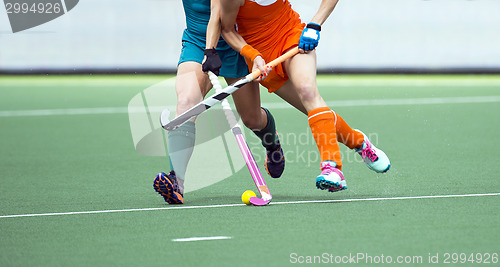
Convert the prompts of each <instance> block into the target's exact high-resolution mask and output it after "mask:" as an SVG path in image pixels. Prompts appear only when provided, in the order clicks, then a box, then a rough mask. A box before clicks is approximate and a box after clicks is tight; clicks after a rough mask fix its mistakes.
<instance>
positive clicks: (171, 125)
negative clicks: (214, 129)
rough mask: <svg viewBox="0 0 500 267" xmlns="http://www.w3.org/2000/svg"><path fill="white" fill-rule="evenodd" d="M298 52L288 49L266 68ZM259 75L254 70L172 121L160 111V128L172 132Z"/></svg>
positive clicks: (295, 49)
mask: <svg viewBox="0 0 500 267" xmlns="http://www.w3.org/2000/svg"><path fill="white" fill-rule="evenodd" d="M298 52H299V49H298V47H295V48H292V49H290V50H289V51H288V52H286V53H285V54H283V55H281V56H280V57H278V58H276V59H275V60H273V61H271V62H269V63H268V64H267V65H266V68H267V67H271V68H274V67H276V66H277V65H278V64H281V63H282V62H284V61H285V60H287V59H288V58H290V57H292V56H294V55H295V54H297V53H298ZM260 74H261V72H260V70H258V69H257V70H255V71H253V72H252V73H250V74H248V75H247V76H245V77H243V78H241V79H240V80H238V81H237V82H235V83H233V84H231V85H229V86H227V87H226V88H224V89H222V90H220V92H218V93H217V92H216V93H215V94H213V95H212V96H211V97H209V98H207V99H205V100H203V101H201V102H200V103H198V104H196V105H195V106H194V107H192V108H190V109H188V110H187V111H185V112H184V113H182V114H180V115H179V116H177V117H175V118H174V119H172V120H170V119H169V116H170V111H169V110H167V109H165V110H163V111H162V113H161V116H160V123H161V126H162V127H163V128H164V129H165V130H168V131H172V130H175V129H177V128H178V127H179V126H181V125H182V124H184V123H185V122H187V121H189V120H190V119H192V118H194V117H196V116H198V115H200V114H201V113H202V112H204V111H205V110H207V109H209V108H211V107H212V106H213V105H215V104H217V103H219V102H221V101H222V100H224V99H225V98H226V97H228V96H229V95H230V94H232V93H233V92H234V91H236V90H238V89H240V88H241V87H242V86H243V85H245V84H247V83H249V82H251V81H253V80H255V79H257V77H259V76H260Z"/></svg>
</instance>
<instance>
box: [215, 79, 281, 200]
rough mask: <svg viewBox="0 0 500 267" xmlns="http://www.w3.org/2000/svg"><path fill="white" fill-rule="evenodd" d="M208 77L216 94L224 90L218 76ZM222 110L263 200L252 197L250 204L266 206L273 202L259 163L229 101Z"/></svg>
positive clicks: (224, 101)
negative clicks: (256, 161) (249, 146)
mask: <svg viewBox="0 0 500 267" xmlns="http://www.w3.org/2000/svg"><path fill="white" fill-rule="evenodd" d="M208 76H209V77H210V81H211V82H212V85H213V86H214V88H215V91H216V93H217V92H219V91H221V90H222V86H221V84H220V82H219V78H218V77H217V75H215V74H213V73H212V72H211V71H209V72H208ZM221 105H222V109H223V110H224V114H225V115H226V119H227V121H228V122H229V126H230V127H231V130H232V132H233V134H234V136H235V137H236V142H237V143H238V147H239V148H240V151H241V154H243V158H244V159H245V162H246V164H247V167H248V170H249V171H250V175H251V176H252V178H253V181H254V182H255V185H256V186H257V190H259V193H260V195H261V197H262V198H258V197H250V200H249V201H250V203H252V205H254V206H265V205H267V204H269V202H271V199H272V196H271V193H270V192H269V188H268V187H267V184H266V182H265V181H264V178H263V177H262V174H261V173H260V170H259V167H258V166H257V163H255V159H254V158H253V155H252V152H250V149H249V148H248V144H247V142H246V141H245V138H244V137H243V133H242V131H241V127H240V125H239V124H238V122H237V121H236V118H235V116H234V113H233V111H232V110H231V106H229V103H228V102H227V99H224V100H222V103H221Z"/></svg>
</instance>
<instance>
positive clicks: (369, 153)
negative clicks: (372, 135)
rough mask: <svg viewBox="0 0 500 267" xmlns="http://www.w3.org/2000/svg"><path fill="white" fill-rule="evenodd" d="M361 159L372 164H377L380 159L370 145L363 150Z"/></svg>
mask: <svg viewBox="0 0 500 267" xmlns="http://www.w3.org/2000/svg"><path fill="white" fill-rule="evenodd" d="M361 157H363V159H366V158H368V159H369V160H370V161H371V162H375V161H376V160H377V159H378V156H377V153H376V152H375V149H373V148H372V147H371V146H370V145H369V144H367V146H366V147H365V148H364V149H361Z"/></svg>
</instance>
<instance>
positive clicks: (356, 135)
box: [332, 111, 365, 149]
mask: <svg viewBox="0 0 500 267" xmlns="http://www.w3.org/2000/svg"><path fill="white" fill-rule="evenodd" d="M332 112H333V111H332ZM333 114H334V116H335V128H336V130H337V138H338V140H339V141H340V142H341V143H342V144H344V145H346V146H347V147H348V148H350V149H358V148H361V146H362V145H363V141H364V140H365V137H364V136H363V134H362V133H360V132H358V131H355V130H354V129H352V128H351V127H350V126H349V124H347V122H345V121H344V119H342V117H340V115H339V114H337V113H335V112H333Z"/></svg>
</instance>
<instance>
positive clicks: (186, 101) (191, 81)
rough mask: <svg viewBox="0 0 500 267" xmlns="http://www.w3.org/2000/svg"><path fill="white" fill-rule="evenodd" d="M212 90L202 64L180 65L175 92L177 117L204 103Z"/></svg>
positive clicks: (187, 62) (190, 62)
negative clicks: (204, 99)
mask: <svg viewBox="0 0 500 267" xmlns="http://www.w3.org/2000/svg"><path fill="white" fill-rule="evenodd" d="M210 88H212V85H211V84H210V80H209V79H208V76H207V74H206V73H204V72H203V71H202V70H201V64H200V63H198V62H194V61H186V62H182V63H181V64H179V66H178V67H177V78H176V80H175V91H176V93H177V110H176V113H177V114H176V116H177V115H179V114H182V113H183V112H185V111H186V110H188V109H190V108H191V107H193V106H194V105H196V104H198V103H199V102H201V101H203V98H204V97H205V95H206V94H207V93H208V91H209V90H210Z"/></svg>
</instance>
